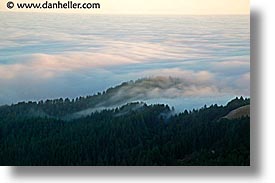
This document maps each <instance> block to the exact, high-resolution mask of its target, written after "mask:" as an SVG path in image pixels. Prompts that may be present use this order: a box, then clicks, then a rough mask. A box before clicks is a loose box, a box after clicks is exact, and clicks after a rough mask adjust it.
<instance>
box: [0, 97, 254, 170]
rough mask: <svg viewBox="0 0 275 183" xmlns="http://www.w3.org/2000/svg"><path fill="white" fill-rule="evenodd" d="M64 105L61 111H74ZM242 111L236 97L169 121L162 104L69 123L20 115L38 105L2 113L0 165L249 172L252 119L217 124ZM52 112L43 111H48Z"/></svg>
mask: <svg viewBox="0 0 275 183" xmlns="http://www.w3.org/2000/svg"><path fill="white" fill-rule="evenodd" d="M62 103H64V104H62V105H63V106H64V111H65V110H66V107H68V108H70V109H73V108H77V107H75V106H73V104H74V103H71V102H69V103H66V102H65V101H63V102H62ZM248 104H249V99H243V98H240V99H238V98H236V99H234V100H232V101H231V102H229V103H228V104H227V105H226V106H218V105H212V106H209V107H206V106H205V107H203V108H201V109H199V110H193V111H184V112H182V113H179V114H174V111H173V110H171V109H170V108H169V107H168V106H167V105H146V104H145V103H130V104H127V105H125V106H122V107H120V108H115V109H108V110H107V109H106V110H102V111H100V112H94V113H91V114H90V115H88V116H86V117H82V118H77V119H73V120H71V121H65V120H62V119H59V118H56V117H51V116H49V115H44V116H43V115H42V114H44V113H45V111H47V110H45V111H41V115H34V116H32V115H25V114H24V113H25V112H26V111H29V110H30V109H31V110H34V109H35V110H36V109H37V108H38V106H41V105H46V104H44V103H43V104H39V103H29V104H26V103H22V104H18V105H13V106H3V107H1V109H0V165H147V166H151V165H168V166H169V165H245V166H248V165H249V164H250V150H249V149H250V138H249V137H250V118H249V117H241V118H237V119H233V120H229V119H224V118H223V117H224V116H226V115H227V114H228V113H230V111H232V110H234V109H237V108H239V107H241V106H245V105H248ZM54 106H56V105H55V104H54V103H48V104H47V107H48V108H49V109H48V110H53V109H52V108H54ZM60 106H61V105H60ZM46 109H47V108H46ZM56 110H57V109H56ZM68 111H69V109H68ZM57 113H58V111H57Z"/></svg>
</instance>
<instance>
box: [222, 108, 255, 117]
mask: <svg viewBox="0 0 275 183" xmlns="http://www.w3.org/2000/svg"><path fill="white" fill-rule="evenodd" d="M247 116H248V117H250V105H246V106H242V107H239V108H237V109H235V110H233V111H230V112H229V114H227V115H226V116H225V117H224V118H227V119H238V118H241V117H247Z"/></svg>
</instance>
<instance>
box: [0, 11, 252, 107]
mask: <svg viewBox="0 0 275 183" xmlns="http://www.w3.org/2000/svg"><path fill="white" fill-rule="evenodd" d="M1 16H3V20H2V21H3V24H5V25H6V26H2V27H0V35H1V37H0V105H3V104H11V103H17V102H19V101H23V100H41V99H47V98H59V97H69V98H75V97H78V96H85V95H92V94H94V93H97V92H102V91H103V90H106V89H108V88H109V87H113V86H117V85H119V84H120V83H122V82H125V81H129V80H137V79H140V78H147V80H146V79H145V80H141V81H140V83H136V84H134V85H129V86H127V87H125V88H123V89H122V90H120V91H119V92H118V93H117V94H116V95H115V96H114V98H113V100H120V98H121V96H123V94H124V95H125V93H128V95H129V98H133V99H134V98H138V97H139V98H142V99H148V98H152V97H153V98H154V97H160V98H161V97H168V98H173V97H174V98H175V99H176V98H177V97H185V98H187V97H190V98H191V97H200V96H206V97H207V96H236V95H246V96H249V95H250V93H249V91H250V77H249V76H250V63H249V55H250V51H249V45H250V42H249V39H250V35H249V24H248V22H247V20H249V19H247V17H243V16H241V17H238V16H236V17H226V18H225V17H223V18H219V17H217V18H213V17H212V18H210V19H209V18H205V17H192V16H190V17H165V18H164V17H158V16H156V17H139V18H135V19H134V21H133V17H127V16H125V17H120V16H112V17H108V16H107V17H106V16H99V17H94V16H92V15H91V16H87V15H85V16H84V15H83V16H82V15H73V16H72V15H53V14H41V15H40V14H39V15H37V16H33V15H32V14H27V13H26V14H24V15H23V14H17V13H14V14H5V13H4V14H1ZM23 16H24V17H23ZM23 18H24V20H26V21H24V22H22V21H20V20H22V19H23ZM68 20H70V21H69V22H68ZM79 20H81V21H79ZM72 25H74V26H72ZM158 76H161V77H158ZM169 76H171V77H172V78H178V79H177V80H174V79H171V78H169ZM209 100H212V99H210V97H209Z"/></svg>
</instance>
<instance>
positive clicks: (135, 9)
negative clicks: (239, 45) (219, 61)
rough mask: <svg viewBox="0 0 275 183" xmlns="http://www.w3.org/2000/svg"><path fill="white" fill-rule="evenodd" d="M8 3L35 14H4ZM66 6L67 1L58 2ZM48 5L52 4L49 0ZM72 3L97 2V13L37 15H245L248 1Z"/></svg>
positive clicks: (3, 0) (107, 0)
mask: <svg viewBox="0 0 275 183" xmlns="http://www.w3.org/2000/svg"><path fill="white" fill-rule="evenodd" d="M8 1H10V0H1V1H0V10H2V11H28V12H30V11H37V10H18V9H16V8H14V9H12V10H8V9H7V8H6V3H7V2H8ZM60 1H61V2H67V1H68V0H60ZM13 2H14V3H16V2H45V1H43V0H24V1H23V0H13ZM49 2H56V1H53V0H49ZM74 2H93V3H96V2H99V3H100V4H101V9H100V10H72V11H68V10H66V11H64V10H43V11H42V10H40V9H39V12H51V11H53V12H75V13H94V14H164V15H167V14H187V15H189V14H192V15H194V14H196V15H209V14H223V15H224V14H249V13H250V5H249V0H97V1H87V0H84V1H83V0H75V1H74Z"/></svg>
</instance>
